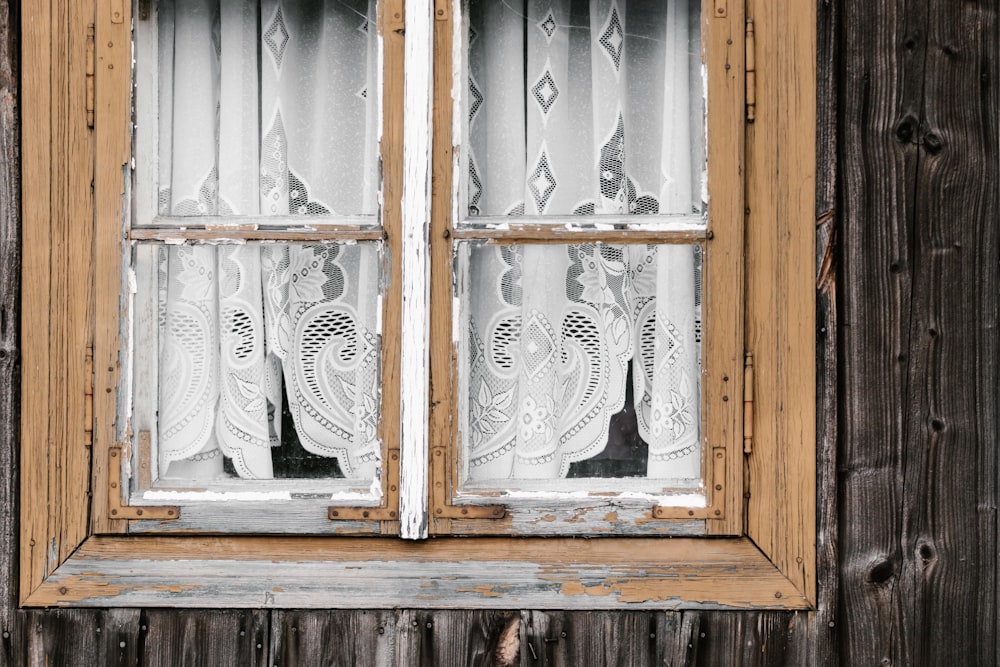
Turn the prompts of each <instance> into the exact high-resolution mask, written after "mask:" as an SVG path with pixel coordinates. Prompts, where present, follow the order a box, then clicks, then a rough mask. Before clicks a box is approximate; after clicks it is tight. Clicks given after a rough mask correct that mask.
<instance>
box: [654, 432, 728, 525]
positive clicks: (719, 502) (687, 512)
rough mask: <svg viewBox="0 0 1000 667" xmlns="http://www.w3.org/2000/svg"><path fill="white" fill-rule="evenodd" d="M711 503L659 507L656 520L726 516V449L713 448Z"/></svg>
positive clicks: (655, 515) (655, 509) (719, 517)
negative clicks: (704, 505) (693, 505)
mask: <svg viewBox="0 0 1000 667" xmlns="http://www.w3.org/2000/svg"><path fill="white" fill-rule="evenodd" d="M711 469H712V477H711V482H710V488H709V497H710V498H711V502H710V503H709V504H708V505H707V506H706V507H683V506H676V507H675V506H670V505H657V506H656V507H654V508H653V518H654V519H674V520H676V519H723V518H725V516H726V448H725V447H713V448H712V462H711Z"/></svg>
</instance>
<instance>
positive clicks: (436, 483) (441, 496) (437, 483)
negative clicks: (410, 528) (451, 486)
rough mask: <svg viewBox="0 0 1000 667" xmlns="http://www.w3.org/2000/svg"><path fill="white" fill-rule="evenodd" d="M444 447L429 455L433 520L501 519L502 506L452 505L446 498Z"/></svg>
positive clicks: (446, 459) (505, 510) (503, 510)
mask: <svg viewBox="0 0 1000 667" xmlns="http://www.w3.org/2000/svg"><path fill="white" fill-rule="evenodd" d="M446 454H447V448H446V447H434V448H433V450H432V455H431V470H432V472H433V475H431V484H432V487H431V505H432V507H431V516H432V517H433V518H435V519H502V518H503V517H504V516H505V515H506V514H507V508H505V507H504V506H503V505H453V504H452V503H451V500H450V498H449V497H448V493H447V492H446V490H447V485H446V480H447V479H448V457H447V456H446Z"/></svg>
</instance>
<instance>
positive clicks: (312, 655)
mask: <svg viewBox="0 0 1000 667" xmlns="http://www.w3.org/2000/svg"><path fill="white" fill-rule="evenodd" d="M395 626H396V616H395V614H394V613H393V612H392V611H378V610H375V611H297V610H293V611H275V612H274V613H273V614H272V616H271V649H270V655H271V658H270V660H269V661H268V663H267V664H269V665H275V666H276V667H298V666H302V667H308V666H312V665H329V666H331V667H332V666H341V665H342V666H343V667H353V666H354V665H389V664H391V662H392V656H393V654H394V649H395V647H394V645H393V642H394V637H395Z"/></svg>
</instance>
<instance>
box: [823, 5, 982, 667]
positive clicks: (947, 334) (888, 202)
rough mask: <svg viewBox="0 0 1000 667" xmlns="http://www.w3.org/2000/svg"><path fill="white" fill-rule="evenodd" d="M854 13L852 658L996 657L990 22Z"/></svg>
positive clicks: (849, 424)
mask: <svg viewBox="0 0 1000 667" xmlns="http://www.w3.org/2000/svg"><path fill="white" fill-rule="evenodd" d="M845 6H846V11H845V13H844V16H845V19H849V21H848V22H849V24H850V29H848V30H845V31H844V33H845V36H846V38H845V52H844V56H845V58H846V59H847V60H846V66H845V67H844V85H843V87H842V90H843V96H842V98H841V103H842V104H843V105H844V107H843V112H842V114H841V118H842V119H843V131H842V133H841V137H842V138H843V144H842V145H841V147H840V150H839V155H840V158H839V163H840V165H841V168H842V175H843V180H842V183H841V185H842V187H843V194H842V197H841V201H842V202H843V204H844V206H843V208H842V211H841V213H842V216H841V218H842V221H843V223H844V227H843V230H844V232H845V234H844V239H845V246H844V273H843V281H842V286H843V304H844V307H843V310H842V312H843V315H844V319H843V321H842V325H841V336H842V339H841V342H842V345H841V350H842V358H843V360H844V361H843V366H842V371H843V374H842V375H841V381H840V387H839V389H840V391H841V392H842V395H843V397H844V398H843V405H844V410H843V413H842V415H841V424H840V429H841V432H842V433H843V437H842V443H843V450H842V452H841V454H840V461H841V469H842V477H841V490H840V494H841V498H842V499H843V503H844V504H843V506H842V508H841V515H840V527H839V536H840V547H841V554H842V559H843V561H842V562H843V567H842V575H841V576H842V579H841V596H842V597H841V603H840V607H841V608H842V609H843V610H844V616H845V617H844V618H842V619H840V623H841V628H842V630H844V635H843V641H842V649H843V650H842V654H841V660H842V661H843V662H845V663H847V664H867V663H873V662H878V661H880V660H886V661H891V662H892V663H893V664H913V663H915V662H921V663H925V664H944V663H954V664H976V663H981V664H995V663H996V661H997V653H996V651H997V645H996V641H997V639H996V637H997V632H996V630H997V627H996V597H997V579H996V557H997V535H996V504H997V498H996V489H997V479H996V475H997V458H996V445H995V443H996V437H997V433H998V412H1000V411H998V406H997V400H998V399H997V386H998V375H997V372H998V349H997V346H998V337H997V334H996V326H997V322H996V320H997V308H998V306H997V294H998V291H1000V284H998V275H997V261H996V257H997V252H998V238H997V225H996V219H997V216H998V209H1000V202H998V196H1000V195H998V191H997V187H996V183H997V180H998V178H997V177H998V174H997V170H998V167H1000V160H998V155H997V129H998V119H1000V113H998V104H997V91H996V88H995V85H993V82H994V81H996V80H997V78H998V71H997V60H996V58H997V55H996V54H997V52H998V35H997V23H996V10H995V7H994V6H993V5H990V4H988V3H985V2H966V3H959V4H956V3H950V2H946V1H943V0H938V1H934V2H927V3H924V2H905V1H902V0H900V1H899V2H881V3H864V2H857V3H855V2H852V1H851V0H847V1H846V2H845Z"/></svg>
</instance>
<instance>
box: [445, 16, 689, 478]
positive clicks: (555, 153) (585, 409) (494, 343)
mask: <svg viewBox="0 0 1000 667" xmlns="http://www.w3.org/2000/svg"><path fill="white" fill-rule="evenodd" d="M699 11H700V10H699V9H698V3H689V2H687V1H686V0H685V1H684V2H673V1H670V2H663V1H662V0H655V1H654V0H521V1H519V2H512V1H510V0H505V1H504V2H488V1H486V0H473V1H472V2H471V4H470V12H469V13H470V24H469V100H470V102H469V109H468V113H469V141H470V145H471V147H470V154H469V159H468V169H469V174H468V183H469V186H468V194H467V197H468V202H469V213H470V215H473V216H475V215H513V216H520V215H568V214H576V215H598V216H599V215H606V214H617V215H628V214H636V215H639V214H651V213H652V214H655V213H681V214H692V213H700V212H701V211H702V210H703V204H702V199H703V197H702V189H703V182H704V168H705V167H704V148H703V143H702V140H701V138H700V137H701V133H702V132H703V130H702V128H703V127H704V116H703V107H702V106H701V104H702V102H701V100H702V96H701V94H700V91H701V74H700V67H699V58H698V54H699V50H700V43H699V40H700V38H699V36H698V21H699V16H700V14H699ZM691 91H695V94H693V95H692V93H691ZM463 261H464V262H465V265H464V266H465V269H464V270H465V272H466V275H467V283H466V284H467V291H466V293H465V295H464V301H463V307H464V312H465V313H466V317H467V327H468V331H467V333H466V336H467V344H466V349H467V350H468V358H467V364H468V366H467V373H468V375H467V378H468V379H467V381H466V382H467V383H466V409H465V414H466V415H467V422H466V440H467V442H466V453H465V454H466V455H465V471H466V474H467V476H468V478H469V479H472V480H502V479H510V478H515V479H529V478H535V479H555V478H559V477H565V476H566V475H567V473H568V472H569V468H570V466H571V465H572V463H574V462H576V461H582V460H586V459H590V458H593V457H595V456H600V455H601V454H602V452H604V450H605V448H606V446H607V442H608V428H609V424H610V423H611V420H612V418H613V417H614V416H615V414H617V413H618V412H619V411H621V410H622V409H623V406H624V402H625V398H626V395H627V393H628V392H627V390H626V383H627V382H628V378H629V375H630V374H631V377H632V383H633V386H632V394H633V395H634V401H635V405H634V406H631V407H632V408H633V409H634V411H635V414H636V421H637V422H638V424H637V426H638V430H639V432H640V434H641V436H642V438H643V440H645V441H646V443H647V444H648V456H647V470H646V472H647V475H648V476H650V477H657V478H698V477H700V444H699V438H700V435H699V429H700V398H699V397H700V370H699V368H700V359H699V356H700V335H701V331H700V274H701V249H700V247H692V246H683V245H676V246H675V245H663V246H634V245H633V246H615V245H607V244H596V245H595V244H577V245H568V246H552V245H537V246H530V245H523V246H512V247H492V246H473V247H471V248H470V249H469V251H468V255H467V258H465V259H464V260H463Z"/></svg>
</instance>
